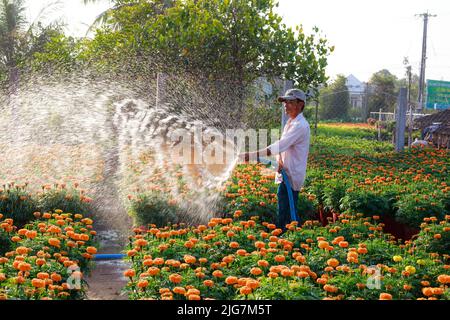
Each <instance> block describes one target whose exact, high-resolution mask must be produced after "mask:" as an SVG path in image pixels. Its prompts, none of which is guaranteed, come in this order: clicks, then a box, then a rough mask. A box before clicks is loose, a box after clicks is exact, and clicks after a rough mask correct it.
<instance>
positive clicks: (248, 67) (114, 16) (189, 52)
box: [87, 0, 333, 95]
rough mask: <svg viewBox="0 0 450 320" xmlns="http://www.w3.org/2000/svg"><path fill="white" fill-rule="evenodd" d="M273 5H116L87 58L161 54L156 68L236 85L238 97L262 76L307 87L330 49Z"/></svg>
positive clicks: (212, 1)
mask: <svg viewBox="0 0 450 320" xmlns="http://www.w3.org/2000/svg"><path fill="white" fill-rule="evenodd" d="M274 8H275V3H274V1H273V0H262V1H261V0H251V1H244V0H237V1H222V0H200V1H194V0H188V1H181V0H179V1H173V2H172V3H171V4H170V5H169V6H167V5H166V4H165V1H142V0H141V1H115V6H114V8H113V9H112V10H111V11H110V12H109V18H108V19H107V22H106V24H104V27H103V29H102V30H98V31H97V34H96V37H95V38H94V39H93V40H92V42H90V43H89V44H88V45H87V52H88V54H87V56H89V57H90V58H92V59H96V60H97V61H98V62H100V63H107V60H106V61H105V58H107V59H109V60H110V61H114V60H115V59H116V58H119V59H120V57H125V59H128V60H129V59H130V56H136V55H138V56H139V57H148V58H151V57H153V58H154V57H164V61H165V63H164V65H158V66H157V68H159V71H166V72H168V73H173V72H179V71H180V70H185V71H187V72H188V73H193V74H196V75H204V76H205V78H207V79H210V80H213V79H216V80H227V81H231V82H230V83H235V85H236V88H234V89H235V92H236V93H237V94H238V95H241V94H243V91H242V90H243V89H242V86H245V85H247V84H249V83H250V82H252V81H253V80H254V79H256V78H257V77H259V76H262V75H266V76H273V75H274V76H278V77H285V78H289V79H293V80H294V81H295V82H296V85H297V86H299V87H303V88H304V89H306V88H307V87H308V86H310V85H311V86H317V85H318V84H320V83H323V82H325V81H326V76H325V67H326V66H327V56H328V55H329V54H330V53H331V52H332V51H333V48H332V47H330V46H329V44H328V42H327V40H326V39H324V38H323V37H321V36H320V34H319V30H318V29H317V28H314V29H313V32H314V33H313V34H311V35H305V34H304V32H303V29H302V28H300V27H298V28H297V29H296V32H294V30H292V29H290V28H287V27H286V26H285V25H284V24H283V23H282V19H281V17H280V16H279V15H277V14H276V13H275V12H274ZM124 55H125V56H124ZM155 59H156V58H155ZM113 64H114V63H113ZM162 69H165V70H162ZM154 71H155V70H154ZM156 71H158V70H156Z"/></svg>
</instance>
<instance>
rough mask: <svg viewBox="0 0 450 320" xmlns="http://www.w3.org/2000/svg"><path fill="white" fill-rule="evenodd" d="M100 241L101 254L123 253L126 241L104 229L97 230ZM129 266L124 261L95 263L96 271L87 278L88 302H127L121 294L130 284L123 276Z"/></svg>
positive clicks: (114, 232)
mask: <svg viewBox="0 0 450 320" xmlns="http://www.w3.org/2000/svg"><path fill="white" fill-rule="evenodd" d="M97 235H98V240H99V241H100V250H99V251H98V253H99V254H105V253H122V250H123V248H124V239H123V237H120V236H119V233H118V232H116V231H114V230H107V229H106V228H104V227H101V226H100V227H99V228H98V229H97ZM128 268H129V265H128V264H127V263H126V262H125V261H123V260H98V261H95V266H94V269H93V270H92V271H91V274H90V275H89V276H88V277H86V281H87V283H88V286H89V288H88V290H87V299H88V300H127V297H126V295H123V294H122V293H121V291H122V289H123V288H124V287H125V285H126V284H127V282H128V279H127V278H125V277H124V276H123V272H124V271H125V270H126V269H128Z"/></svg>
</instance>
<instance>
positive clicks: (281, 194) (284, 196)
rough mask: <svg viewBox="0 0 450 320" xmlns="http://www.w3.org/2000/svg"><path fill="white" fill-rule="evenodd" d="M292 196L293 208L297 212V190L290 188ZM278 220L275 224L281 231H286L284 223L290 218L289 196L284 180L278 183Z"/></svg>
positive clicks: (288, 221) (289, 220)
mask: <svg viewBox="0 0 450 320" xmlns="http://www.w3.org/2000/svg"><path fill="white" fill-rule="evenodd" d="M292 196H293V198H294V208H295V210H296V212H297V203H298V191H294V190H292ZM277 197H278V221H277V225H278V227H279V228H281V229H282V230H283V231H286V225H287V224H288V223H290V222H291V221H292V220H291V211H290V208H289V197H288V193H287V187H286V185H285V184H284V182H282V183H280V184H279V185H278V192H277Z"/></svg>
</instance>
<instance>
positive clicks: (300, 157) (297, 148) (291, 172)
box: [268, 113, 310, 191]
mask: <svg viewBox="0 0 450 320" xmlns="http://www.w3.org/2000/svg"><path fill="white" fill-rule="evenodd" d="M309 136H310V129H309V123H308V121H306V119H305V117H304V116H303V113H300V114H299V115H298V116H297V117H296V118H295V119H289V121H288V122H287V123H286V125H285V126H284V129H283V133H282V135H281V138H280V140H278V141H277V142H275V143H273V144H271V145H270V146H269V147H268V148H269V149H270V152H271V153H272V154H280V156H281V160H282V161H283V168H284V170H285V171H286V174H287V176H288V178H289V182H290V183H291V187H292V189H293V190H294V191H300V189H301V187H302V186H303V183H304V182H305V178H306V164H307V161H308V153H309Z"/></svg>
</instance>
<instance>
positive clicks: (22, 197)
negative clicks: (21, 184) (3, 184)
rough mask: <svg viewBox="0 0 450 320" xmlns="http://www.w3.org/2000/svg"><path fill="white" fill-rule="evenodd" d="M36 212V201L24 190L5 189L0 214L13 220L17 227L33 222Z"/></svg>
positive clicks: (1, 197)
mask: <svg viewBox="0 0 450 320" xmlns="http://www.w3.org/2000/svg"><path fill="white" fill-rule="evenodd" d="M35 211H37V206H36V202H35V200H34V199H33V198H31V196H30V194H29V193H28V192H27V191H25V190H23V189H22V188H10V189H5V190H3V192H1V193H0V213H3V215H4V217H5V218H12V219H13V220H14V222H15V223H16V224H17V225H19V226H21V225H24V224H25V223H27V222H28V221H31V220H33V219H34V216H33V213H34V212H35Z"/></svg>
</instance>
